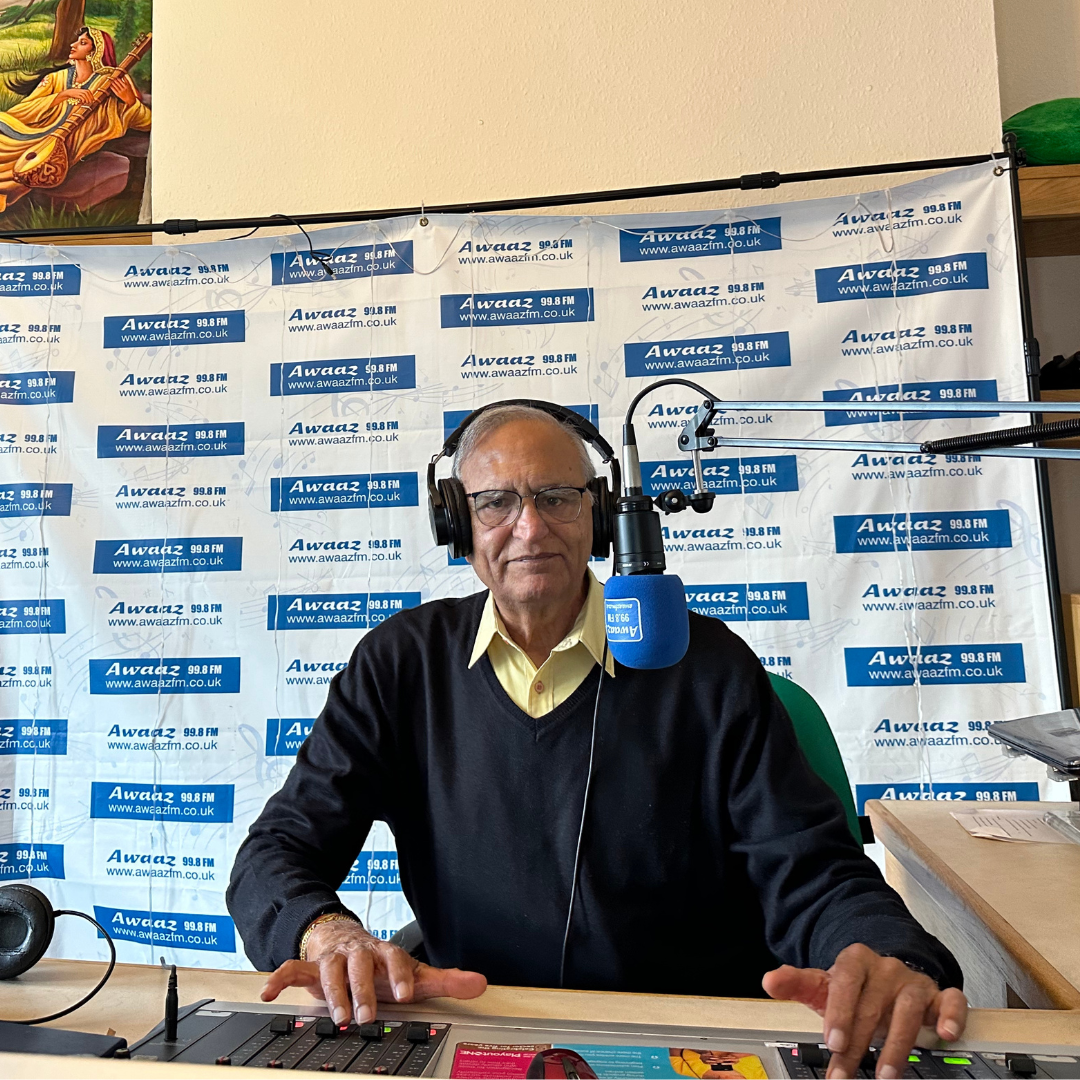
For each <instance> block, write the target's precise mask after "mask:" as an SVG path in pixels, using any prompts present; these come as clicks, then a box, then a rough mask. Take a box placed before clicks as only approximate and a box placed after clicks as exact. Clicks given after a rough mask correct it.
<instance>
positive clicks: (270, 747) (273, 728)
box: [266, 716, 315, 757]
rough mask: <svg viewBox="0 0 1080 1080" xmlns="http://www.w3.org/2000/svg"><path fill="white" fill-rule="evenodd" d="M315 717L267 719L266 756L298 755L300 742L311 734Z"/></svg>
mask: <svg viewBox="0 0 1080 1080" xmlns="http://www.w3.org/2000/svg"><path fill="white" fill-rule="evenodd" d="M314 724H315V718H314V717H313V716H309V717H293V718H287V717H283V716H275V717H271V718H270V719H268V720H267V721H266V756H267V757H296V751H297V750H299V749H300V744H301V743H303V741H304V740H305V739H306V738H307V737H308V736H309V735H310V734H311V729H312V727H313V726H314Z"/></svg>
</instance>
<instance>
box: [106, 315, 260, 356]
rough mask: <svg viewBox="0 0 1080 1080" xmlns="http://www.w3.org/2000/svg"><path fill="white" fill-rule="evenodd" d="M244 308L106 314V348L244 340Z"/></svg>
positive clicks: (219, 342)
mask: <svg viewBox="0 0 1080 1080" xmlns="http://www.w3.org/2000/svg"><path fill="white" fill-rule="evenodd" d="M246 326H247V316H246V314H245V313H244V312H243V311H185V312H183V313H179V314H172V315H170V314H165V315H106V316H105V340H104V342H103V347H104V348H106V349H139V348H143V347H145V346H148V345H154V346H158V347H161V346H167V345H221V344H225V343H229V342H238V341H243V340H244V335H245V333H246Z"/></svg>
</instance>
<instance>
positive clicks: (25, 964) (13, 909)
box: [0, 885, 56, 979]
mask: <svg viewBox="0 0 1080 1080" xmlns="http://www.w3.org/2000/svg"><path fill="white" fill-rule="evenodd" d="M55 926H56V915H55V912H54V911H53V908H52V904H50V903H49V898H48V897H47V896H46V895H45V894H44V893H43V892H39V891H38V890H37V889H35V888H34V887H33V886H32V885H5V886H3V888H0V979H14V978H15V976H16V975H21V974H22V973H23V972H24V971H29V970H30V968H32V967H33V966H34V965H35V964H36V963H37V962H38V961H39V960H40V959H41V958H42V957H43V956H44V955H45V950H46V949H47V948H48V947H49V942H50V941H52V936H53V929H54V928H55Z"/></svg>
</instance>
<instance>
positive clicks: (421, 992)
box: [412, 964, 487, 1001]
mask: <svg viewBox="0 0 1080 1080" xmlns="http://www.w3.org/2000/svg"><path fill="white" fill-rule="evenodd" d="M486 989H487V979H486V978H485V977H484V976H483V975H481V974H480V972H478V971H462V970H461V968H436V967H431V966H430V965H428V964H420V965H419V966H418V967H417V968H416V971H415V972H414V973H413V997H412V999H413V1001H425V1000H426V999H427V998H433V997H453V998H474V997H479V996H480V995H481V994H482V993H483V992H484V991H485V990H486Z"/></svg>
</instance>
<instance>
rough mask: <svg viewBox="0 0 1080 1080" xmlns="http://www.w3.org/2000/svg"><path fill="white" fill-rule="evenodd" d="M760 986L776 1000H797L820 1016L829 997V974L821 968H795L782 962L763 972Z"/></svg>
mask: <svg viewBox="0 0 1080 1080" xmlns="http://www.w3.org/2000/svg"><path fill="white" fill-rule="evenodd" d="M761 987H762V989H763V990H764V991H765V993H766V994H768V995H769V997H771V998H776V999H777V1001H798V1002H800V1003H801V1004H803V1005H806V1006H808V1007H809V1008H811V1009H814V1010H815V1011H816V1012H817V1014H818V1015H819V1016H820V1015H821V1014H822V1013H823V1012H824V1011H825V1003H826V1001H828V998H829V975H828V972H825V971H822V970H821V968H797V967H792V966H791V965H790V964H784V965H783V967H778V968H776V969H774V970H773V971H767V972H765V975H764V977H763V978H762V980H761Z"/></svg>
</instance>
